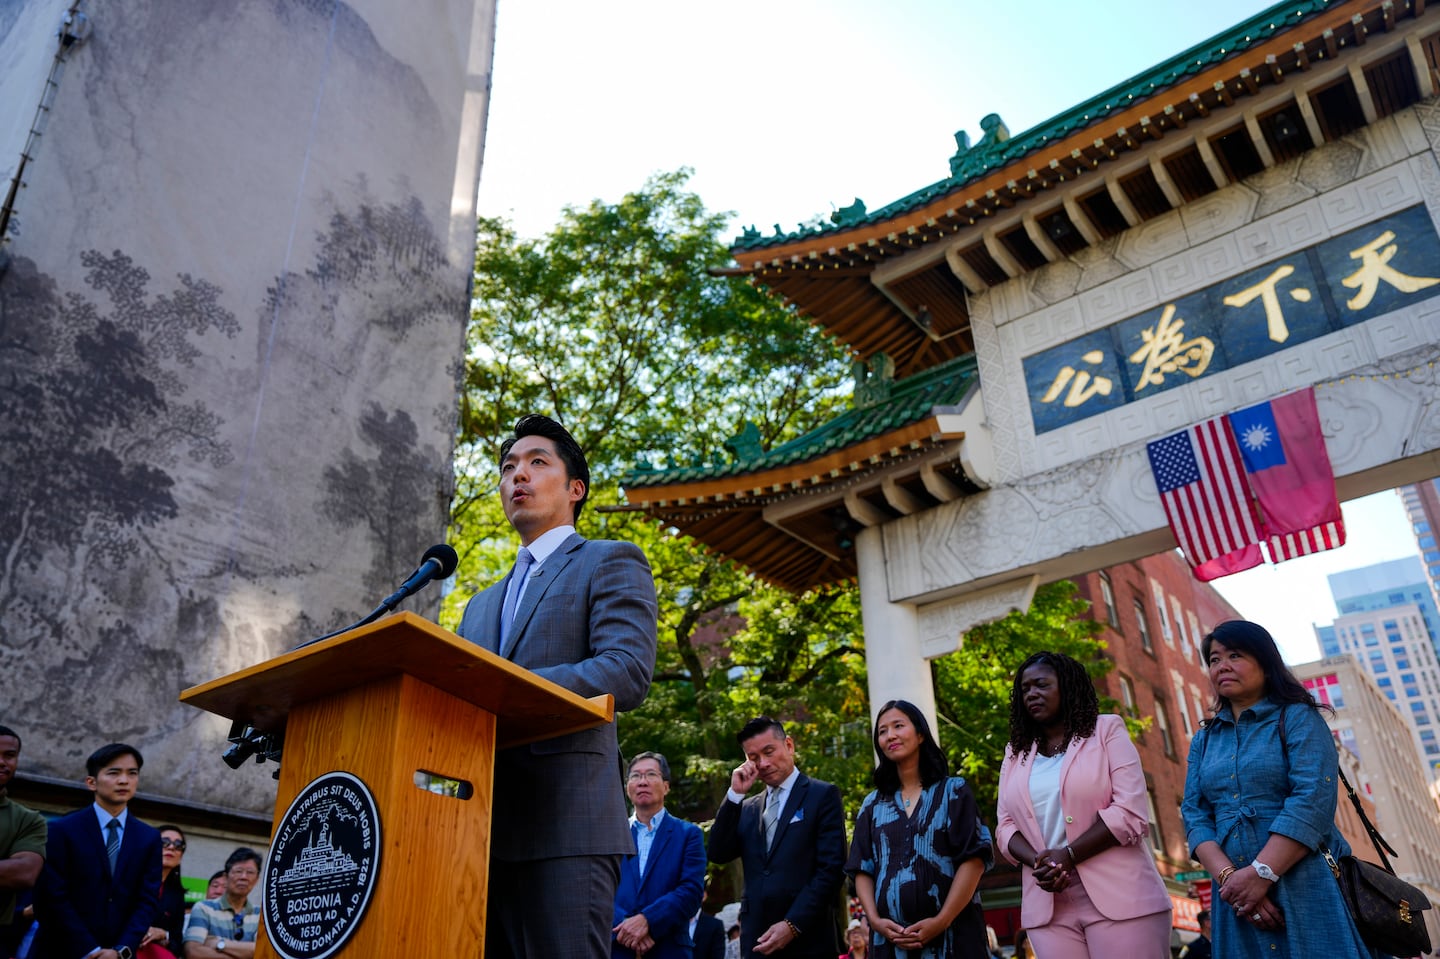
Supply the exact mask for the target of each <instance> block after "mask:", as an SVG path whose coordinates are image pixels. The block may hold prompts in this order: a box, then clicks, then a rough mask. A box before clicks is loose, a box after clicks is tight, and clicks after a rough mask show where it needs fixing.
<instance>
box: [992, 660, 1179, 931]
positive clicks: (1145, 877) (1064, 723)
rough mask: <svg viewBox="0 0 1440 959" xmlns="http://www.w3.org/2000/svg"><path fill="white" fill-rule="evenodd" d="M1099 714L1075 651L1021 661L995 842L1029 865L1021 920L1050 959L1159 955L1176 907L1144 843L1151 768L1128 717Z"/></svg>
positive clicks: (1010, 856)
mask: <svg viewBox="0 0 1440 959" xmlns="http://www.w3.org/2000/svg"><path fill="white" fill-rule="evenodd" d="M1099 711H1100V709H1099V702H1098V700H1097V698H1096V696H1095V687H1094V686H1093V685H1092V684H1091V682H1090V677H1089V676H1088V675H1086V673H1085V667H1084V666H1082V665H1081V664H1080V663H1078V662H1077V661H1075V660H1074V659H1071V658H1070V657H1069V656H1065V655H1063V654H1061V653H1048V652H1046V653H1036V654H1035V655H1034V656H1031V657H1030V658H1029V659H1027V660H1025V662H1024V663H1022V664H1021V666H1020V671H1019V672H1018V673H1017V674H1016V676H1015V684H1014V686H1013V687H1012V688H1011V691H1010V743H1009V745H1007V746H1006V747H1005V762H1004V764H1003V765H1002V766H1001V767H1000V801H999V804H998V807H997V809H996V814H997V815H996V818H997V822H998V827H997V829H996V833H995V840H996V842H995V844H996V846H997V847H998V848H999V850H1000V853H1001V855H1002V856H1004V857H1005V858H1006V859H1008V860H1010V861H1011V862H1012V863H1015V864H1017V865H1019V866H1020V867H1021V873H1022V878H1021V902H1020V922H1021V924H1022V925H1023V926H1024V927H1025V931H1026V932H1027V934H1028V935H1029V937H1030V939H1031V941H1032V942H1033V943H1034V944H1035V953H1036V955H1038V956H1039V957H1041V959H1072V957H1073V959H1099V957H1102V956H1104V957H1111V956H1125V957H1127V959H1128V957H1135V959H1151V957H1155V959H1159V957H1164V956H1168V955H1169V954H1170V916H1171V906H1170V895H1169V893H1168V892H1166V890H1165V883H1164V882H1163V881H1162V880H1161V878H1160V873H1159V872H1158V871H1157V870H1156V868H1155V860H1154V859H1153V858H1152V857H1151V855H1150V848H1149V846H1148V845H1147V843H1146V842H1145V838H1146V835H1147V833H1148V822H1149V821H1148V817H1147V810H1148V806H1147V803H1146V801H1145V774H1144V773H1143V772H1142V771H1141V769H1140V754H1139V753H1137V752H1136V751H1135V746H1134V744H1133V743H1131V742H1130V737H1129V735H1128V734H1127V733H1126V731H1125V722H1124V720H1122V719H1121V718H1120V717H1119V716H1113V715H1105V716H1101V715H1099Z"/></svg>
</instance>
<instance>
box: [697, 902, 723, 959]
mask: <svg viewBox="0 0 1440 959" xmlns="http://www.w3.org/2000/svg"><path fill="white" fill-rule="evenodd" d="M694 939H695V959H725V923H723V922H721V921H720V920H719V919H716V918H715V917H714V916H711V915H707V914H706V913H701V914H700V918H699V919H696V920H695V936H694Z"/></svg>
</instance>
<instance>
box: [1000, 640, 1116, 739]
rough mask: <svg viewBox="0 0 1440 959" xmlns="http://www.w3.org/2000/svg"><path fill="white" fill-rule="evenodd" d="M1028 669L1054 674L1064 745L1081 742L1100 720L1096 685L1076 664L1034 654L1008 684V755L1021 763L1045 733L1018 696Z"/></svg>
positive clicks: (1053, 655) (1047, 654)
mask: <svg viewBox="0 0 1440 959" xmlns="http://www.w3.org/2000/svg"><path fill="white" fill-rule="evenodd" d="M1031 666H1049V667H1050V668H1051V669H1053V670H1055V679H1056V680H1057V681H1058V682H1059V683H1060V715H1061V716H1063V717H1064V719H1065V740H1064V741H1065V742H1066V743H1070V742H1073V741H1075V740H1077V739H1084V738H1085V737H1087V736H1090V735H1093V734H1094V732H1095V720H1096V719H1097V718H1099V716H1100V698H1099V697H1098V696H1097V695H1095V684H1094V683H1092V682H1091V681H1090V674H1089V673H1087V672H1085V667H1084V666H1083V665H1082V664H1081V663H1080V661H1079V660H1076V659H1073V658H1072V657H1070V656H1066V655H1065V654H1064V653H1052V652H1048V651H1042V652H1038V653H1036V654H1034V655H1033V656H1031V657H1030V658H1029V659H1027V660H1025V662H1023V663H1021V664H1020V668H1019V669H1017V670H1015V680H1014V682H1012V683H1011V684H1010V751H1011V753H1013V754H1014V755H1015V756H1016V757H1018V758H1019V759H1020V761H1021V762H1024V761H1025V757H1026V756H1027V755H1028V754H1029V752H1030V747H1032V746H1034V745H1035V744H1036V743H1038V742H1039V741H1040V738H1041V737H1042V736H1043V735H1044V730H1043V729H1041V728H1040V724H1039V723H1037V722H1035V720H1034V719H1033V718H1031V716H1030V711H1029V710H1028V709H1026V708H1025V697H1024V696H1023V695H1022V694H1021V692H1020V681H1021V680H1022V679H1024V677H1025V670H1027V669H1029V668H1030V667H1031Z"/></svg>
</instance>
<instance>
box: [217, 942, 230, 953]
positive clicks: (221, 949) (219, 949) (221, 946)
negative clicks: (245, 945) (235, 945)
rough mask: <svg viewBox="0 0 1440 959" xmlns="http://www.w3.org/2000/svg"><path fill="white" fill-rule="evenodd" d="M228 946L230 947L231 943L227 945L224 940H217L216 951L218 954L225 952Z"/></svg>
mask: <svg viewBox="0 0 1440 959" xmlns="http://www.w3.org/2000/svg"><path fill="white" fill-rule="evenodd" d="M227 945H229V943H227V942H226V941H225V940H224V939H216V940H215V949H216V951H217V952H224V951H225V947H226V946H227Z"/></svg>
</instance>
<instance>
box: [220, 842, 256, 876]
mask: <svg viewBox="0 0 1440 959" xmlns="http://www.w3.org/2000/svg"><path fill="white" fill-rule="evenodd" d="M242 862H253V863H254V864H255V868H256V869H259V868H260V864H261V859H260V854H259V853H258V852H256V851H255V850H253V849H250V848H248V847H246V846H241V847H240V848H239V849H237V850H235V851H234V852H232V853H231V854H230V856H229V857H228V858H227V859H226V860H225V871H226V872H227V873H228V872H229V871H230V868H231V867H232V866H235V865H238V864H239V863H242Z"/></svg>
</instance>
